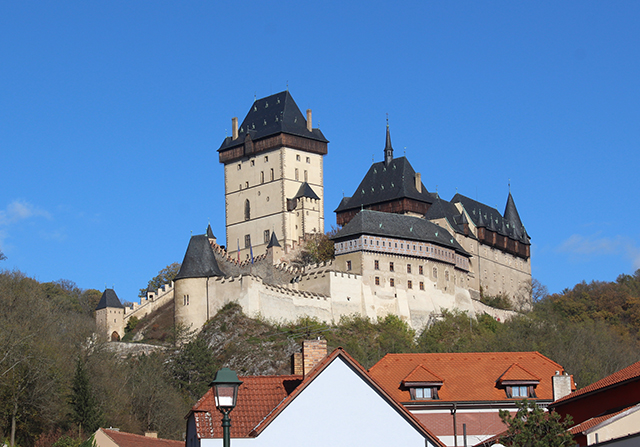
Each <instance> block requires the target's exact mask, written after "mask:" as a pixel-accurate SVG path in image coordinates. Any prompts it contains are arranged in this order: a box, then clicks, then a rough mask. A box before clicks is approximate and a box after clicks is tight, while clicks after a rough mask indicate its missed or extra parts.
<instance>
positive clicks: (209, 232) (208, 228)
mask: <svg viewBox="0 0 640 447" xmlns="http://www.w3.org/2000/svg"><path fill="white" fill-rule="evenodd" d="M207 237H208V238H209V239H215V238H216V237H215V236H214V235H213V231H212V230H211V224H209V225H208V226H207Z"/></svg>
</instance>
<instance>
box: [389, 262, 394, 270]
mask: <svg viewBox="0 0 640 447" xmlns="http://www.w3.org/2000/svg"><path fill="white" fill-rule="evenodd" d="M389 271H390V272H393V271H394V269H393V262H390V263H389Z"/></svg>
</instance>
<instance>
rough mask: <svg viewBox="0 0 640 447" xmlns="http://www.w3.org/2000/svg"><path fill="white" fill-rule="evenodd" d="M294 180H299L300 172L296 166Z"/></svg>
mask: <svg viewBox="0 0 640 447" xmlns="http://www.w3.org/2000/svg"><path fill="white" fill-rule="evenodd" d="M296 180H300V173H299V172H298V168H296Z"/></svg>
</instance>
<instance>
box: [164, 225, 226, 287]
mask: <svg viewBox="0 0 640 447" xmlns="http://www.w3.org/2000/svg"><path fill="white" fill-rule="evenodd" d="M210 276H224V274H223V273H222V271H221V270H220V267H218V263H217V262H216V258H215V256H214V254H213V249H212V248H211V244H209V238H208V237H207V235H206V234H199V235H197V236H191V240H190V241H189V246H188V247H187V252H186V253H185V255H184V260H183V261H182V266H181V267H180V271H179V272H178V274H177V275H176V277H175V279H174V281H175V280H178V279H183V278H206V277H210Z"/></svg>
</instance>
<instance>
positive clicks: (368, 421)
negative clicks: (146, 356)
mask: <svg viewBox="0 0 640 447" xmlns="http://www.w3.org/2000/svg"><path fill="white" fill-rule="evenodd" d="M294 371H295V372H297V373H298V374H294V375H288V376H248V377H240V380H241V381H242V382H243V383H242V385H241V386H240V388H239V390H238V403H237V406H236V407H235V409H234V410H233V411H232V412H231V413H230V417H231V438H232V443H233V445H235V446H237V445H248V446H252V447H259V446H271V445H282V446H301V445H304V446H306V447H316V446H317V447H321V446H322V447H325V446H327V445H337V446H353V445H402V446H420V447H423V446H428V447H443V445H442V444H441V443H440V441H439V440H438V439H437V437H436V436H434V435H433V434H432V433H431V432H430V431H429V430H428V429H427V428H425V426H424V425H422V424H421V423H420V422H419V421H418V420H417V418H416V417H415V416H413V415H412V414H411V413H409V412H408V411H406V409H405V408H404V407H403V406H402V405H400V404H398V403H397V402H396V401H395V400H394V399H393V398H391V397H390V396H389V395H388V394H387V393H386V392H385V390H384V389H382V388H381V387H380V386H379V385H378V384H377V383H376V381H375V380H373V379H372V378H371V377H370V376H369V374H368V373H367V371H366V370H365V369H364V368H362V366H360V364H358V363H357V362H356V361H355V360H354V359H353V358H352V357H351V356H349V354H347V353H346V352H345V351H344V350H343V349H341V348H338V349H336V350H335V351H333V352H332V353H331V354H330V355H328V356H327V355H326V341H325V340H311V341H305V342H304V343H303V352H302V356H301V357H300V358H298V362H297V365H296V366H295V367H294ZM300 373H301V374H300ZM221 418H222V416H221V415H220V413H219V412H218V411H217V410H216V408H215V404H214V397H213V391H212V390H211V389H210V390H209V391H207V393H206V394H205V395H204V396H203V397H202V398H201V399H200V400H199V401H198V402H197V403H196V405H194V407H193V408H192V410H191V411H190V412H189V414H188V415H187V440H186V447H209V446H217V445H220V444H221V443H222V439H221V437H222V427H221V422H220V421H221Z"/></svg>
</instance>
